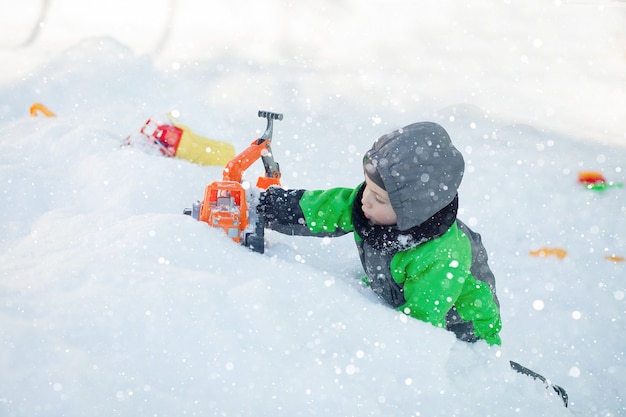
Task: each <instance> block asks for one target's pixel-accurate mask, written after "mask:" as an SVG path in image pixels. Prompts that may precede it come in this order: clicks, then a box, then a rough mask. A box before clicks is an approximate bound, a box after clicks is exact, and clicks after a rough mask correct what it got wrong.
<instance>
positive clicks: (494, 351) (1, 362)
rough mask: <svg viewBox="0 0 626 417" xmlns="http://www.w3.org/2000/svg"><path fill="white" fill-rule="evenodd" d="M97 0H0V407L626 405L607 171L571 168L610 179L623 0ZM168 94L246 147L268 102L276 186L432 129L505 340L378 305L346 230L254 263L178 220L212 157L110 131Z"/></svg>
mask: <svg viewBox="0 0 626 417" xmlns="http://www.w3.org/2000/svg"><path fill="white" fill-rule="evenodd" d="M88 4H89V3H88V2H82V1H79V0H64V1H62V0H56V1H42V2H40V3H31V4H29V5H28V6H24V5H17V4H15V5H13V4H8V3H5V4H3V5H2V8H3V10H4V11H5V13H3V16H2V17H0V22H1V23H2V25H1V26H0V27H1V28H2V29H0V30H1V31H2V37H1V39H2V40H1V41H0V57H1V59H2V62H3V71H2V72H1V73H0V96H1V97H3V98H4V99H3V100H2V102H1V104H0V182H1V183H2V189H1V190H2V199H1V200H0V201H1V202H2V203H1V204H2V205H1V206H0V207H1V208H2V210H0V230H1V233H0V323H1V330H0V375H2V377H1V378H0V416H29V417H33V416H53V415H54V416H61V415H63V416H84V415H89V416H94V417H95V416H103V417H104V416H106V417H109V416H133V417H134V416H184V415H198V416H208V415H222V416H247V415H255V416H263V415H268V416H270V415H271V416H281V415H284V416H295V415H332V416H377V415H384V416H489V415H492V416H508V415H511V416H561V415H563V416H567V415H584V416H619V415H626V405H625V404H624V397H625V396H626V389H625V388H624V387H626V383H625V381H626V377H625V376H624V375H626V356H625V355H626V354H625V352H626V343H625V342H624V336H623V335H624V330H625V323H626V316H625V315H626V300H625V295H626V284H625V283H624V273H625V270H624V268H625V267H626V263H624V262H615V261H611V260H607V259H606V258H605V257H606V256H610V255H616V256H622V257H624V256H626V243H624V240H623V236H624V233H626V222H625V221H624V219H625V216H626V203H624V193H625V192H626V189H625V188H624V187H622V188H610V189H607V190H605V191H604V192H596V191H591V190H586V189H584V188H583V187H582V186H581V185H580V184H578V183H577V174H578V173H579V172H580V171H583V170H597V171H601V172H602V173H603V174H604V175H605V176H606V178H607V179H608V180H610V181H615V182H622V183H625V182H626V174H625V169H624V161H626V146H625V142H626V117H625V116H626V114H625V113H624V109H626V90H625V88H626V79H625V74H626V33H625V31H626V29H625V28H626V25H624V20H625V17H626V7H625V4H624V2H623V1H602V0H595V1H564V0H562V1H555V2H549V4H548V3H547V2H545V1H540V0H529V1H525V2H521V3H519V4H518V2H512V1H501V2H493V1H485V0H478V1H472V2H469V1H467V2H452V1H424V2H408V1H399V0H394V1H391V2H389V1H386V2H382V1H372V2H369V3H367V5H366V4H364V3H363V2H359V1H356V0H345V1H341V2H324V1H321V2H320V1H318V2H299V3H290V2H285V1H279V0H272V1H269V2H256V3H250V2H243V1H237V0H233V1H231V2H221V3H220V4H212V5H211V6H210V7H209V6H208V5H202V6H199V5H198V4H195V3H194V2H191V1H190V0H178V1H174V0H171V1H165V0H160V1H157V0H152V1H147V0H145V1H144V0H142V1H135V2H132V4H128V2H124V3H122V2H121V1H119V0H113V1H110V2H106V3H102V2H100V3H97V4H96V3H93V4H91V5H89V6H88ZM41 16H43V23H42V24H40V25H38V24H37V22H38V21H39V19H41ZM34 102H42V103H44V104H46V105H47V106H49V107H50V108H51V110H52V111H54V112H55V113H56V114H57V117H54V118H46V117H42V116H40V117H34V118H31V117H29V116H28V108H29V106H30V105H31V104H32V103H34ZM174 109H175V110H177V111H178V112H179V113H180V120H181V122H183V123H184V124H186V125H188V126H190V127H191V128H192V129H193V130H194V131H195V132H196V133H198V134H200V135H205V136H208V137H212V138H214V139H220V140H225V141H228V142H231V143H233V144H234V145H235V146H236V148H237V149H238V150H242V149H244V148H245V146H247V145H248V144H249V143H250V142H251V141H252V140H253V139H254V138H255V137H257V136H258V135H259V134H260V133H261V132H262V130H263V129H264V127H265V123H264V121H263V120H261V119H258V118H257V117H256V112H257V110H259V109H266V110H272V111H278V112H283V113H284V115H285V117H284V119H283V120H282V121H278V122H276V124H275V128H274V139H275V140H274V143H273V148H274V154H275V157H276V160H277V161H278V162H279V163H280V165H281V169H282V171H283V184H284V185H285V186H288V187H292V188H296V187H297V188H325V187H331V186H354V185H356V184H357V183H358V182H359V181H360V180H361V178H362V168H361V163H360V161H361V158H362V154H363V152H364V151H366V150H367V149H368V148H369V146H370V145H371V143H372V142H373V140H375V139H376V138H377V137H378V136H380V135H381V134H384V133H386V132H388V131H390V130H392V129H395V128H398V127H401V126H403V125H406V124H409V123H411V122H414V121H418V120H433V121H436V122H438V123H441V124H442V125H443V126H444V127H445V128H446V129H447V130H448V131H449V132H450V134H451V137H452V138H453V141H454V142H455V144H456V145H457V147H458V148H459V149H460V150H461V151H462V152H463V154H464V157H465V159H466V164H467V170H466V174H465V178H464V181H463V184H462V186H461V190H460V207H461V210H460V218H461V219H463V220H464V221H465V222H466V223H467V224H468V225H470V226H471V227H472V228H473V229H474V230H476V231H478V232H479V233H481V235H482V236H483V240H484V243H485V245H486V247H487V249H488V251H489V257H490V262H491V265H492V269H493V271H494V273H495V275H496V278H497V286H498V294H499V297H500V301H501V304H502V316H503V322H504V329H503V331H502V338H503V346H502V347H501V348H496V347H493V348H490V347H488V346H487V345H486V344H484V343H477V344H474V345H467V344H464V343H462V342H458V341H456V340H455V338H454V337H453V335H451V334H449V333H448V332H445V331H442V330H438V329H435V328H434V327H432V326H430V325H428V324H425V323H422V322H419V321H416V320H413V319H409V318H407V317H405V316H403V315H401V314H399V313H397V312H395V311H393V310H392V309H390V308H388V307H387V306H385V305H383V304H382V303H381V302H380V301H378V300H377V299H376V297H375V296H374V294H372V292H371V291H370V290H368V289H367V288H364V287H363V286H361V285H360V277H361V276H362V274H363V272H362V271H361V266H360V263H359V260H358V255H357V253H356V249H355V248H354V243H353V242H352V237H351V236H346V237H342V238H337V239H313V238H303V237H288V236H282V235H279V234H276V233H273V232H268V234H267V237H266V238H267V248H266V253H265V254H264V255H259V254H256V253H252V252H250V251H248V250H247V249H246V248H244V247H242V246H239V245H237V244H235V243H233V242H231V241H230V240H228V239H227V238H226V237H225V236H223V234H222V233H221V232H220V231H218V230H214V229H211V228H209V227H207V226H206V225H205V224H202V223H199V222H197V221H195V220H194V219H192V218H191V217H188V216H184V215H182V210H183V209H184V208H186V207H190V206H191V204H192V203H193V201H195V200H197V199H201V198H202V195H203V192H204V187H205V185H206V184H207V183H208V182H210V181H213V180H215V179H219V178H221V168H220V167H202V166H198V165H194V164H191V163H189V162H187V161H185V160H181V159H168V158H164V157H161V156H158V155H154V154H152V153H149V152H145V150H142V149H138V148H127V147H121V146H120V145H121V144H122V142H123V139H124V138H125V137H126V136H127V135H128V134H130V133H132V132H134V131H135V130H137V129H139V128H140V127H141V125H142V124H143V123H144V122H145V120H146V119H147V118H148V117H150V116H152V115H153V114H159V113H163V112H167V111H170V110H174ZM257 165H258V166H255V167H254V168H253V169H251V170H249V172H248V173H247V175H246V177H247V179H248V180H249V181H251V182H253V181H254V180H255V177H256V176H257V175H259V172H260V170H261V167H260V164H257ZM257 171H259V172H257ZM541 248H552V249H558V248H561V249H564V250H566V251H567V254H566V256H565V257H564V258H562V259H559V258H558V257H556V256H546V257H535V256H531V255H530V252H532V251H537V250H540V249H541ZM509 360H515V361H517V362H519V363H521V364H523V365H526V366H528V367H530V368H531V369H533V370H535V371H537V372H540V373H542V374H543V375H545V376H547V377H548V378H549V379H551V380H552V381H554V382H555V383H557V384H558V385H560V386H562V387H564V388H565V389H566V390H567V392H568V394H569V396H570V403H571V404H570V407H569V408H567V409H566V408H565V407H563V405H562V403H561V402H560V399H559V398H558V397H556V395H554V393H553V392H552V391H551V390H547V389H545V387H544V386H543V385H542V384H541V383H540V382H538V381H534V380H532V379H531V378H529V377H527V376H523V375H519V374H516V373H515V372H513V371H512V370H511V369H510V368H509V365H508V361H509Z"/></svg>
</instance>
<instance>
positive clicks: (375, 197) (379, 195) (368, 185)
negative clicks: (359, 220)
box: [361, 175, 398, 226]
mask: <svg viewBox="0 0 626 417" xmlns="http://www.w3.org/2000/svg"><path fill="white" fill-rule="evenodd" d="M361 204H362V206H361V209H362V210H363V214H365V217H367V219H368V220H369V221H371V222H372V223H374V224H377V225H379V226H392V225H394V224H396V223H397V221H398V216H397V215H396V212H395V211H394V210H393V207H391V203H390V202H389V194H387V191H385V190H384V189H383V188H381V187H379V186H378V185H376V183H374V182H373V181H372V180H371V179H369V178H368V177H367V175H366V176H365V190H363V198H361Z"/></svg>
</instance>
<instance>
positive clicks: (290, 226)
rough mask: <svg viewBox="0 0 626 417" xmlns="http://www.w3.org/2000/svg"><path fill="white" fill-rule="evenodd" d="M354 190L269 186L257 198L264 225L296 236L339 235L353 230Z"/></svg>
mask: <svg viewBox="0 0 626 417" xmlns="http://www.w3.org/2000/svg"><path fill="white" fill-rule="evenodd" d="M356 192H357V190H353V189H350V188H333V189H330V190H325V191H321V190H320V191H307V190H285V189H282V188H279V187H270V188H268V189H267V190H266V191H264V192H263V193H261V197H260V199H259V206H258V211H259V214H260V215H263V216H264V218H265V226H266V227H267V228H269V229H272V230H276V231H278V232H280V233H284V234H289V235H298V236H319V237H323V236H331V237H333V236H341V235H344V234H346V233H349V232H351V231H352V230H353V225H352V203H353V201H354V198H355V196H356Z"/></svg>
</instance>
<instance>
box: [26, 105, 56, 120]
mask: <svg viewBox="0 0 626 417" xmlns="http://www.w3.org/2000/svg"><path fill="white" fill-rule="evenodd" d="M38 112H41V113H43V114H44V115H45V116H48V117H55V116H56V114H54V113H53V112H52V111H51V110H50V109H49V108H47V107H46V106H44V105H43V104H41V103H34V104H33V105H32V106H30V115H31V116H33V117H34V116H37V115H38Z"/></svg>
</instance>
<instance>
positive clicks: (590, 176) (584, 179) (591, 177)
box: [578, 171, 606, 184]
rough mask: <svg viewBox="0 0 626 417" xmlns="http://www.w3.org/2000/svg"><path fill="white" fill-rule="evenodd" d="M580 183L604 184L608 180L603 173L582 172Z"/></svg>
mask: <svg viewBox="0 0 626 417" xmlns="http://www.w3.org/2000/svg"><path fill="white" fill-rule="evenodd" d="M578 182H579V183H581V184H604V183H605V182H606V178H604V175H602V173H601V172H597V171H582V172H579V173H578Z"/></svg>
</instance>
